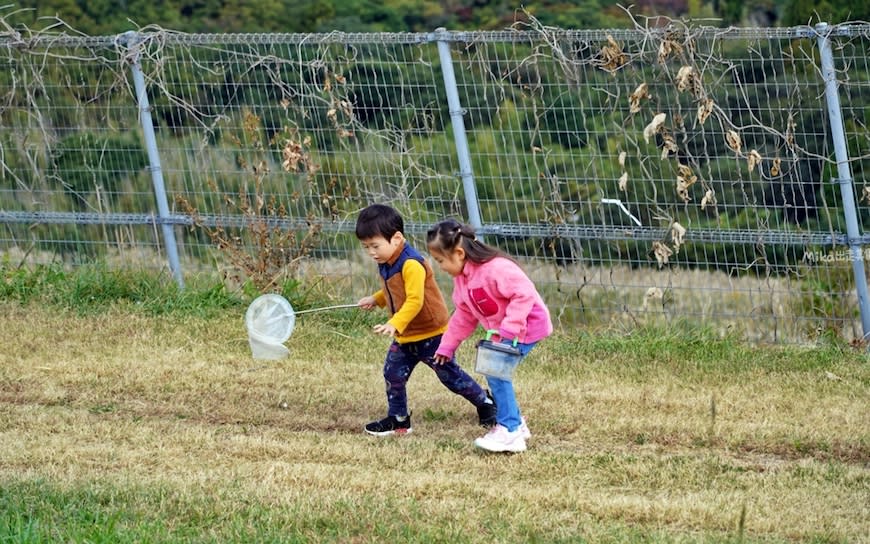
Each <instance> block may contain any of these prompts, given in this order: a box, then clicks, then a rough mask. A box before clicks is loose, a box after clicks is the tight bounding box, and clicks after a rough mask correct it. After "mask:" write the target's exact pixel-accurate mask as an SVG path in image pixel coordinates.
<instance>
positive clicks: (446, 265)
mask: <svg viewBox="0 0 870 544" xmlns="http://www.w3.org/2000/svg"><path fill="white" fill-rule="evenodd" d="M429 254H430V255H432V258H433V259H435V262H436V263H438V266H439V267H440V268H441V270H443V271H444V272H447V273H448V274H450V275H451V276H458V275H459V274H462V269H463V268H465V250H464V249H462V248H461V247H457V248H455V249H454V250H453V251H448V252H444V251H441V250H440V249H436V248H433V247H429Z"/></svg>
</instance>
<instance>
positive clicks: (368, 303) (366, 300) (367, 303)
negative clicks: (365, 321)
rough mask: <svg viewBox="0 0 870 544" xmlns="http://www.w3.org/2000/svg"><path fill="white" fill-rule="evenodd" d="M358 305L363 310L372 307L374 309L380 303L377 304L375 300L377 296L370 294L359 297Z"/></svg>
mask: <svg viewBox="0 0 870 544" xmlns="http://www.w3.org/2000/svg"><path fill="white" fill-rule="evenodd" d="M356 305H357V306H359V307H360V308H362V309H363V310H371V309H374V307H375V306H377V305H378V304H377V302H375V297H371V296H369V297H363V298H361V299H359V302H357V303H356Z"/></svg>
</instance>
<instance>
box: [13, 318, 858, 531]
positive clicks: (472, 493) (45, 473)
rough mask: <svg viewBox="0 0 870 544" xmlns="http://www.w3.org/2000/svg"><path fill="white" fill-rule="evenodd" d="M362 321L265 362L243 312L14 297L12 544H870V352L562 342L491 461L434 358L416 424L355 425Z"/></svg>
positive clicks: (572, 333)
mask: <svg viewBox="0 0 870 544" xmlns="http://www.w3.org/2000/svg"><path fill="white" fill-rule="evenodd" d="M355 312H356V311H355V310H346V311H345V310H341V311H338V312H330V313H325V314H312V315H308V316H300V317H299V319H297V325H296V330H295V332H294V334H293V336H292V337H291V338H290V340H289V341H288V342H287V346H288V347H289V349H290V356H289V357H288V358H287V359H285V360H282V361H255V360H253V359H252V358H251V353H250V349H249V347H248V344H247V335H246V332H245V330H244V324H243V318H242V313H243V309H242V310H241V311H240V310H239V309H238V308H236V309H231V310H226V311H222V312H219V313H218V315H214V316H212V317H210V318H207V319H206V318H201V317H191V316H188V315H162V316H148V315H146V314H145V313H144V312H142V311H139V310H136V309H135V308H130V307H125V306H122V305H116V306H114V307H112V308H111V309H109V310H106V311H102V312H99V313H93V314H91V315H84V316H82V315H78V314H75V313H71V312H65V311H62V310H58V309H55V308H45V307H41V306H39V305H38V304H31V305H24V306H22V305H18V304H14V303H0V346H2V347H0V542H4V543H5V542H439V541H440V542H451V543H453V542H481V543H484V542H485V543H492V542H586V541H588V542H795V541H799V542H850V543H851V542H870V536H868V535H870V417H868V416H870V409H868V407H870V404H868V398H870V397H868V392H870V391H868V384H870V366H868V358H867V356H866V353H864V352H862V351H860V350H855V349H853V348H849V347H830V346H829V347H796V346H791V347H771V346H750V345H745V344H742V343H740V342H738V341H733V340H720V339H717V338H714V337H713V335H711V334H708V333H705V332H704V331H703V329H700V328H699V327H692V326H687V325H679V324H675V325H673V326H672V327H671V328H663V329H657V330H651V331H635V332H633V333H631V334H617V333H612V334H611V333H608V332H607V331H596V332H594V333H593V332H592V331H586V330H579V329H578V330H559V331H558V332H557V333H556V335H554V337H552V338H551V339H548V340H547V341H545V342H543V343H542V344H541V345H540V346H539V347H538V348H536V350H535V351H534V352H533V353H532V355H531V356H530V357H529V359H528V360H527V361H526V362H524V363H523V365H522V366H521V367H520V370H519V371H518V376H517V379H516V387H517V392H518V398H519V401H520V405H521V406H522V408H523V410H524V414H525V415H526V416H527V418H528V421H529V426H530V428H531V430H532V433H533V435H534V436H533V437H532V438H531V439H530V441H529V450H528V451H527V452H526V453H523V454H518V455H497V454H484V453H482V452H480V451H478V450H476V449H475V448H474V446H473V445H472V440H473V439H474V438H475V437H476V436H478V435H479V434H480V433H481V430H480V429H479V428H478V427H476V414H475V411H474V408H473V407H472V406H471V405H469V404H468V403H466V402H465V401H464V400H463V399H461V398H460V397H457V396H454V395H452V394H451V393H450V392H449V391H447V390H446V389H445V388H443V387H442V386H441V385H440V384H439V383H438V381H437V380H436V378H435V376H434V374H433V373H432V372H431V371H430V370H429V369H428V368H426V367H425V366H422V365H421V366H420V367H419V368H418V369H417V370H416V371H415V373H414V375H413V377H412V380H411V383H410V386H409V396H410V404H411V408H412V410H413V416H412V417H413V426H414V432H413V433H412V434H411V435H409V436H405V437H389V438H377V437H372V436H368V435H366V434H365V433H363V432H362V427H363V425H364V424H365V423H366V422H367V421H369V420H371V419H375V418H380V417H383V416H384V415H385V412H386V401H385V398H384V393H383V378H382V376H381V365H382V360H383V356H384V353H385V349H386V347H387V343H388V340H387V339H385V338H383V337H377V336H374V335H372V334H371V333H370V332H369V328H370V325H371V322H372V321H371V319H368V320H365V319H359V318H358V317H357V316H355ZM467 344H468V345H467V346H464V347H463V349H462V351H461V352H460V355H461V357H462V358H461V360H460V362H461V363H462V364H463V365H464V366H465V367H466V368H467V369H469V370H470V369H471V367H472V363H471V356H472V349H471V345H470V344H471V342H468V343H467Z"/></svg>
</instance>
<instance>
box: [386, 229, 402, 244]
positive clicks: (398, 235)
mask: <svg viewBox="0 0 870 544" xmlns="http://www.w3.org/2000/svg"><path fill="white" fill-rule="evenodd" d="M404 239H405V236H404V235H403V234H402V233H401V232H399V231H396V233H395V234H393V236H392V237H391V238H390V242H392V243H394V244H398V243H400V242H402V241H403V240H404Z"/></svg>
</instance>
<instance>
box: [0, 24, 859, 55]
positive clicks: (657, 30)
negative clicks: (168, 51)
mask: <svg viewBox="0 0 870 544" xmlns="http://www.w3.org/2000/svg"><path fill="white" fill-rule="evenodd" d="M823 33H827V34H828V35H829V36H843V37H868V36H870V23H867V22H849V23H842V24H838V25H827V24H826V23H820V24H819V25H816V26H815V27H813V26H794V27H784V28H752V27H749V28H738V27H728V28H716V27H705V26H699V27H689V26H686V25H684V24H682V23H671V24H669V25H667V26H662V27H654V28H648V29H637V28H635V29H596V30H568V29H559V28H550V27H545V28H543V29H540V30H520V29H508V30H474V31H456V30H446V29H443V28H439V29H437V30H435V31H434V32H356V33H351V32H337V31H336V32H329V33H311V34H289V33H284V34H282V33H232V34H188V33H184V32H176V31H172V30H166V29H162V28H159V27H145V28H143V29H142V30H141V31H140V32H132V31H131V32H125V33H123V34H115V35H110V36H82V35H71V34H67V33H53V32H52V33H50V32H34V33H32V34H29V35H25V34H22V33H19V32H5V33H2V34H0V47H2V48H7V49H31V48H39V49H50V48H55V47H57V48H70V47H106V48H117V47H126V46H127V45H128V44H129V42H130V41H131V40H132V39H134V38H135V39H136V40H137V41H139V42H143V41H150V40H157V41H159V42H160V43H161V44H163V45H257V44H260V45H274V44H287V45H299V46H303V45H327V44H343V45H354V44H422V43H429V42H435V41H447V42H460V43H474V42H527V43H535V42H541V41H544V40H552V39H554V38H557V39H561V40H574V41H603V40H606V39H608V37H612V38H613V39H616V40H621V41H624V42H637V41H644V40H648V39H649V38H650V37H656V36H659V37H664V36H674V35H680V34H682V35H684V36H686V37H689V36H691V37H692V38H694V39H794V38H815V37H817V36H819V35H821V34H823Z"/></svg>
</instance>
